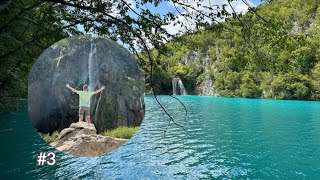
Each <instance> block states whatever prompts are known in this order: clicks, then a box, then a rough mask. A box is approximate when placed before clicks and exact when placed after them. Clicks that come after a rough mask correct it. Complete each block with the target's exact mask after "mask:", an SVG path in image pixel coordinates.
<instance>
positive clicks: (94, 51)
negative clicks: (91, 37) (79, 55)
mask: <svg viewBox="0 0 320 180" xmlns="http://www.w3.org/2000/svg"><path fill="white" fill-rule="evenodd" d="M96 52H97V49H96V44H94V43H92V42H91V47H90V54H89V59H88V65H89V66H88V69H89V91H90V92H91V91H93V90H94V89H93V88H94V86H93V81H94V79H93V77H94V75H93V62H92V56H93V54H94V53H96Z"/></svg>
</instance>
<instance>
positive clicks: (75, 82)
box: [28, 35, 145, 133]
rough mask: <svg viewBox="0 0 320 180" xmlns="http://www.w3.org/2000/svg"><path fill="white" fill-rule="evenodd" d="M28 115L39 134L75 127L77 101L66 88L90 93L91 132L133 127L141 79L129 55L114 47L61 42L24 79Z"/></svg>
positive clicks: (140, 105)
mask: <svg viewBox="0 0 320 180" xmlns="http://www.w3.org/2000/svg"><path fill="white" fill-rule="evenodd" d="M28 81H29V85H28V111H29V116H30V118H31V121H32V124H33V126H34V127H35V128H36V129H37V130H38V131H39V132H42V133H51V132H53V131H56V130H58V131H60V130H62V129H64V128H66V127H69V126H70V124H71V123H73V122H76V121H78V106H79V105H78V103H79V96H78V95H77V94H76V93H73V92H72V91H70V90H69V89H67V88H66V84H67V83H70V85H71V86H72V87H75V88H76V89H78V90H82V86H83V85H84V84H87V85H89V90H90V91H94V90H96V89H98V88H99V87H100V86H102V85H104V86H106V89H105V90H104V91H102V92H101V93H100V94H97V95H94V96H93V97H92V99H91V112H90V114H91V119H92V121H93V122H94V124H95V126H96V128H97V132H98V133H99V132H102V131H104V130H106V129H109V128H115V127H118V126H139V125H140V124H141V121H142V119H143V117H144V98H143V96H144V85H145V82H144V74H143V71H142V70H141V69H140V68H139V65H138V64H137V62H136V60H135V59H134V57H133V55H132V54H130V53H129V52H128V51H127V50H126V49H124V48H123V47H121V46H120V45H118V44H117V43H115V42H113V41H111V40H109V39H106V38H102V37H96V36H91V35H85V36H72V37H69V38H66V39H63V40H61V41H59V42H57V43H55V44H54V45H52V46H50V47H49V48H48V49H47V50H46V51H44V52H43V53H42V54H41V55H40V57H39V58H38V60H37V61H36V63H35V64H34V65H33V67H32V70H31V72H30V74H29V79H28Z"/></svg>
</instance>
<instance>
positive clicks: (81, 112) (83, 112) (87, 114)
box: [79, 106, 90, 116]
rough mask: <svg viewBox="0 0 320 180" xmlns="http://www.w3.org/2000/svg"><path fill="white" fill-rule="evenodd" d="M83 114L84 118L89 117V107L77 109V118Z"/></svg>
mask: <svg viewBox="0 0 320 180" xmlns="http://www.w3.org/2000/svg"><path fill="white" fill-rule="evenodd" d="M84 114H85V115H86V116H90V108H89V107H85V106H81V107H80V108H79V116H83V115H84Z"/></svg>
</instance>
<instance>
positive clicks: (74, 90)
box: [66, 84, 77, 93]
mask: <svg viewBox="0 0 320 180" xmlns="http://www.w3.org/2000/svg"><path fill="white" fill-rule="evenodd" d="M66 87H67V88H69V89H70V90H71V91H72V92H75V93H76V92H77V90H76V89H75V88H73V87H71V86H70V85H69V84H66Z"/></svg>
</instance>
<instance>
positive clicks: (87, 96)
mask: <svg viewBox="0 0 320 180" xmlns="http://www.w3.org/2000/svg"><path fill="white" fill-rule="evenodd" d="M66 87H67V88H69V89H70V90H71V91H72V92H75V93H77V94H78V95H79V122H83V118H84V117H83V116H84V115H85V116H86V121H87V124H91V119H90V100H91V96H92V95H95V94H98V93H99V92H101V91H102V90H104V89H105V87H104V86H101V88H100V89H98V90H96V91H93V92H89V91H88V86H87V85H86V84H85V85H84V86H83V88H82V89H83V90H82V91H78V90H76V89H75V88H73V87H71V86H70V85H69V84H66Z"/></svg>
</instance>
